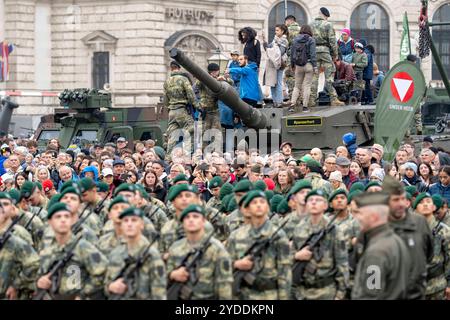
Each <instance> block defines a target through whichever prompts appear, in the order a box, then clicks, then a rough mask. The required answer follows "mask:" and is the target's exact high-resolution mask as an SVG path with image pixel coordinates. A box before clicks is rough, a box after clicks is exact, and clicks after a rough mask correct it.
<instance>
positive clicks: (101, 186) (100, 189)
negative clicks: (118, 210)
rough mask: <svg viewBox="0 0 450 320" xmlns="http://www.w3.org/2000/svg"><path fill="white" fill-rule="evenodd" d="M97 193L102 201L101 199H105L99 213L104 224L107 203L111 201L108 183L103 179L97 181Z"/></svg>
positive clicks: (106, 214)
mask: <svg viewBox="0 0 450 320" xmlns="http://www.w3.org/2000/svg"><path fill="white" fill-rule="evenodd" d="M97 194H98V196H99V197H100V199H101V200H102V201H103V199H106V200H105V201H104V202H103V208H102V210H101V211H100V213H99V217H100V221H101V222H102V223H103V224H105V222H106V219H107V216H108V208H109V203H110V202H111V198H110V196H111V192H110V190H109V186H108V184H107V183H105V182H103V181H99V182H97Z"/></svg>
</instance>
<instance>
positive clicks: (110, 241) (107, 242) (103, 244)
mask: <svg viewBox="0 0 450 320" xmlns="http://www.w3.org/2000/svg"><path fill="white" fill-rule="evenodd" d="M122 242H123V239H122V238H119V237H117V234H116V232H115V231H114V230H113V231H111V232H107V233H105V234H104V235H102V236H101V237H100V239H98V242H97V248H98V249H99V250H100V251H101V252H102V253H103V254H104V255H105V256H108V255H109V254H110V253H111V252H112V251H113V250H114V249H115V248H117V247H118V246H119V245H120V244H121V243H122Z"/></svg>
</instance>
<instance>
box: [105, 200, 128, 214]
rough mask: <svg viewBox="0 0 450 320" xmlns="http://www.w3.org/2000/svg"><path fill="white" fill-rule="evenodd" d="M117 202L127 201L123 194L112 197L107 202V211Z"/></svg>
mask: <svg viewBox="0 0 450 320" xmlns="http://www.w3.org/2000/svg"><path fill="white" fill-rule="evenodd" d="M118 203H128V204H129V202H128V200H127V199H126V198H125V197H124V196H117V197H114V199H113V200H112V201H111V202H110V203H109V207H108V211H109V210H111V208H112V207H113V206H114V205H115V204H118Z"/></svg>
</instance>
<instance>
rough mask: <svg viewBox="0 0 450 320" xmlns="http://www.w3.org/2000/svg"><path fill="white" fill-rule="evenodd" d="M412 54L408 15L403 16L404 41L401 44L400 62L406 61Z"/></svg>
mask: <svg viewBox="0 0 450 320" xmlns="http://www.w3.org/2000/svg"><path fill="white" fill-rule="evenodd" d="M409 54H411V41H410V39H409V24H408V14H407V13H406V11H405V13H404V14H403V32H402V40H401V42H400V61H403V60H406V57H407V56H408V55H409Z"/></svg>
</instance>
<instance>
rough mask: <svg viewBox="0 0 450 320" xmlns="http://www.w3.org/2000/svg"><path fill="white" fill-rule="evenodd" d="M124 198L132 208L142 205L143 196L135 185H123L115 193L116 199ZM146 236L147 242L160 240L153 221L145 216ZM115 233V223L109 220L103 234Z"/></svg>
mask: <svg viewBox="0 0 450 320" xmlns="http://www.w3.org/2000/svg"><path fill="white" fill-rule="evenodd" d="M117 196H122V197H124V198H125V199H126V200H127V201H128V203H129V204H130V205H131V206H134V207H139V205H140V204H141V201H140V200H141V194H140V192H139V191H138V187H136V185H133V184H128V183H122V184H121V185H120V186H119V187H117V188H116V189H115V191H114V197H117ZM143 219H144V231H143V232H144V236H145V237H146V238H147V240H149V241H152V240H153V239H155V238H158V232H157V231H156V229H155V226H154V225H153V223H152V221H151V220H150V219H149V218H147V217H146V216H144V218H143ZM111 231H114V223H113V222H112V221H111V220H109V221H107V222H106V223H105V225H104V226H103V229H102V234H106V233H109V232H111Z"/></svg>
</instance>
